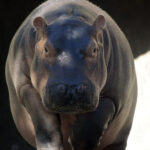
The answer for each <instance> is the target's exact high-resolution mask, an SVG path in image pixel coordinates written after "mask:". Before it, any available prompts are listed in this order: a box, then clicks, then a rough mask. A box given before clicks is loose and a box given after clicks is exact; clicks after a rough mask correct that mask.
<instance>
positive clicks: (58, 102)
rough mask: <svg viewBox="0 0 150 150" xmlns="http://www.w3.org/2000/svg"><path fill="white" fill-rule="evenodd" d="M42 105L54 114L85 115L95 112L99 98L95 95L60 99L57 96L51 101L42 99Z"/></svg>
mask: <svg viewBox="0 0 150 150" xmlns="http://www.w3.org/2000/svg"><path fill="white" fill-rule="evenodd" d="M43 104H44V106H45V107H46V109H47V110H48V111H50V112H55V113H86V112H91V111H95V110H96V108H97V107H98V104H99V97H98V96H95V95H88V94H87V95H86V96H85V97H79V98H78V99H75V98H72V99H69V98H62V97H59V96H54V97H51V99H50V100H49V99H43Z"/></svg>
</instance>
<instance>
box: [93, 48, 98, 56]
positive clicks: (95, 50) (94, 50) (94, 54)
mask: <svg viewBox="0 0 150 150" xmlns="http://www.w3.org/2000/svg"><path fill="white" fill-rule="evenodd" d="M96 55H97V48H94V49H92V57H95V56H96Z"/></svg>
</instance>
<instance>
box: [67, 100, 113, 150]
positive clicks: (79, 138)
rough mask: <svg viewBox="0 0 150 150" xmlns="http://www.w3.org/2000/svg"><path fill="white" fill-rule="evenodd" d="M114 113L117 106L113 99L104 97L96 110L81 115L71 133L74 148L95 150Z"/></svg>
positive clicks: (76, 149)
mask: <svg viewBox="0 0 150 150" xmlns="http://www.w3.org/2000/svg"><path fill="white" fill-rule="evenodd" d="M108 110H109V111H108ZM114 114H115V106H114V104H113V102H112V100H110V99H107V98H105V99H104V98H103V99H102V100H101V103H100V105H99V106H98V108H97V110H96V111H94V112H89V113H86V114H82V115H80V117H79V119H78V120H77V121H76V123H75V124H74V126H73V129H72V133H71V135H70V143H71V146H72V147H73V149H74V150H93V149H94V148H96V147H97V146H99V143H100V140H101V139H102V136H103V134H104V133H105V131H106V130H107V128H108V126H109V123H110V122H111V120H112V118H113V117H114Z"/></svg>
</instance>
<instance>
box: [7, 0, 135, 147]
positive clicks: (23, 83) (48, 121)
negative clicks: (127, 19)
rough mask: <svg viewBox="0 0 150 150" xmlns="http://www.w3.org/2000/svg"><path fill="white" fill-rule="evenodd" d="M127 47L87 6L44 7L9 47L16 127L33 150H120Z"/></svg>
mask: <svg viewBox="0 0 150 150" xmlns="http://www.w3.org/2000/svg"><path fill="white" fill-rule="evenodd" d="M133 60H134V59H133V55H132V52H131V48H130V45H129V43H128V41H127V39H126V37H125V35H124V34H123V32H122V31H121V29H120V28H119V27H118V25H117V24H116V23H115V21H114V20H113V19H112V18H111V17H110V16H109V15H108V14H107V13H106V12H105V11H104V10H102V9H101V8H99V7H98V6H96V5H94V4H92V3H91V2H89V1H87V0H48V1H46V2H44V3H43V4H41V5H40V6H39V7H37V8H36V9H35V10H34V11H33V12H32V13H31V14H30V15H29V16H28V17H27V18H26V19H25V21H24V22H23V23H22V25H21V26H20V28H19V29H18V31H17V32H16V34H15V36H14V37H13V39H12V42H11V44H10V49H9V53H8V57H7V61H6V69H5V70H6V71H5V72H6V81H7V86H8V91H9V99H10V108H11V112H12V116H13V119H14V122H15V124H16V127H17V129H18V130H19V132H20V134H21V135H22V136H23V137H24V139H25V140H26V141H27V142H28V143H30V144H31V145H32V146H34V147H36V148H37V150H63V149H64V150H71V149H73V150H94V149H96V150H125V148H126V145H127V139H128V135H129V133H130V129H131V126H132V121H133V116H134V111H135V106H136V99H137V82H136V74H135V68H134V61H133Z"/></svg>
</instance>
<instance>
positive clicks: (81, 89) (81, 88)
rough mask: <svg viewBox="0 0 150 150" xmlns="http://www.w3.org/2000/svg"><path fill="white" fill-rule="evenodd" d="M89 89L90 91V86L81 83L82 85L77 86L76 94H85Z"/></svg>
mask: <svg viewBox="0 0 150 150" xmlns="http://www.w3.org/2000/svg"><path fill="white" fill-rule="evenodd" d="M87 89H88V85H87V84H84V83H81V84H79V85H77V86H76V92H77V93H80V94H81V93H84V92H85V91H86V90H87Z"/></svg>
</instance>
